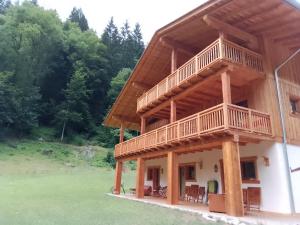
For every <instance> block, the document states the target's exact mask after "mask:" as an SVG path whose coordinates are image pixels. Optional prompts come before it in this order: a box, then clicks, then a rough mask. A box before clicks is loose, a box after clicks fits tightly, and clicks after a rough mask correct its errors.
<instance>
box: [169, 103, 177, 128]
mask: <svg viewBox="0 0 300 225" xmlns="http://www.w3.org/2000/svg"><path fill="white" fill-rule="evenodd" d="M170 108H171V109H170V123H173V122H175V121H176V120H177V118H176V117H177V113H176V102H175V101H174V99H171V104H170Z"/></svg>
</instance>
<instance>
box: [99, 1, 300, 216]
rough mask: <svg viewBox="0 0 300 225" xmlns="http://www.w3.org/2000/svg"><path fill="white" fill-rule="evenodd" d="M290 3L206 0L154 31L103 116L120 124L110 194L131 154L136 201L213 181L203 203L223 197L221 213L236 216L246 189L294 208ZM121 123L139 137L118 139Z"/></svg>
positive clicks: (296, 36) (274, 205)
mask: <svg viewBox="0 0 300 225" xmlns="http://www.w3.org/2000/svg"><path fill="white" fill-rule="evenodd" d="M297 4H298V3H297V1H292V0H290V1H285V0H264V1H261V0H210V1H207V2H206V3H204V4H203V5H201V6H199V7H198V8H196V9H194V10H192V11H191V12H189V13H187V14H185V15H183V16H182V17H180V18H178V19H176V20H175V21H173V22H171V23H169V24H168V25H166V26H164V27H162V28H160V29H159V30H157V31H156V33H155V34H154V36H153V38H152V39H151V41H150V43H149V45H148V47H147V48H146V50H145V52H144V53H143V55H142V57H141V59H140V60H139V62H138V64H137V65H136V67H135V69H134V71H133V73H132V74H131V76H130V78H129V80H128V81H127V83H126V85H125V86H124V88H123V89H122V91H121V93H120V95H119V97H118V98H117V100H116V102H115V103H114V105H113V107H112V109H111V110H110V112H109V114H108V115H107V117H106V119H105V122H104V124H105V125H106V126H110V127H115V128H120V143H119V144H117V145H116V146H115V159H116V174H115V193H116V194H120V184H121V175H122V166H123V163H124V162H126V161H128V160H136V162H137V171H136V172H137V176H136V188H135V189H136V197H137V198H143V197H144V194H145V192H144V187H145V186H147V185H148V186H151V187H152V192H153V193H154V191H155V190H159V189H160V188H161V187H166V190H167V192H166V202H168V203H169V204H178V201H179V200H183V199H185V197H186V196H185V195H186V194H187V187H189V186H191V185H198V186H200V187H204V190H205V192H206V193H207V191H208V186H207V183H208V181H214V182H216V183H218V186H219V188H218V190H217V191H215V193H214V194H215V196H214V195H213V194H212V195H211V196H212V199H211V200H210V201H209V202H208V204H209V205H211V206H212V207H213V204H214V203H215V202H214V201H215V199H214V198H213V197H216V199H219V200H216V201H219V203H221V201H224V212H226V213H227V214H229V215H233V216H242V215H244V213H245V207H244V203H245V202H246V200H247V199H246V198H247V194H245V193H247V192H245V191H247V189H249V188H257V190H259V193H258V195H259V200H258V201H259V202H258V207H259V209H260V210H262V211H270V212H279V213H293V212H295V211H296V212H300V191H299V190H300V172H299V171H298V170H293V169H294V168H299V167H300V54H294V55H293V57H291V58H289V57H290V56H291V55H292V54H293V53H295V52H296V51H297V50H298V49H299V48H300V12H299V9H298V8H297ZM169 10H172V7H170V9H169ZM166 13H167V12H166ZM149 19H151V18H149ZM288 58H289V60H288V61H286V62H285V63H284V64H283V65H282V66H281V68H280V69H279V70H278V81H279V83H278V84H279V86H278V87H279V89H277V86H276V79H275V70H276V68H277V67H278V66H279V65H281V64H282V63H283V62H284V61H285V60H286V59H288ZM278 93H279V94H280V95H279V98H280V99H281V100H282V101H281V103H282V107H281V108H280V107H279V102H278ZM280 109H282V110H281V111H280ZM281 116H283V122H284V124H285V126H282V124H281ZM124 129H131V130H137V131H139V132H140V135H139V136H137V137H135V138H132V139H130V140H126V141H125V140H124ZM283 134H285V135H283ZM290 169H292V171H293V172H291V170H290ZM153 190H154V191H153ZM204 198H207V197H205V196H204ZM206 201H207V199H204V202H206ZM217 203H218V202H217ZM220 211H222V210H220Z"/></svg>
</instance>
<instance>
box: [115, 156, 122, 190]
mask: <svg viewBox="0 0 300 225" xmlns="http://www.w3.org/2000/svg"><path fill="white" fill-rule="evenodd" d="M122 168H123V162H122V161H120V160H117V161H116V170H115V187H114V194H116V195H119V194H120V191H121V180H122Z"/></svg>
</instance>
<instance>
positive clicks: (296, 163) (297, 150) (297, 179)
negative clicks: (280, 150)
mask: <svg viewBox="0 0 300 225" xmlns="http://www.w3.org/2000/svg"><path fill="white" fill-rule="evenodd" d="M288 156H289V163H290V167H291V169H295V168H298V167H300V147H299V146H296V145H288ZM291 178H292V187H293V196H294V202H295V209H296V212H297V213H300V171H295V172H293V173H291Z"/></svg>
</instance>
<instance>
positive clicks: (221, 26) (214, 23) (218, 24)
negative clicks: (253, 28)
mask: <svg viewBox="0 0 300 225" xmlns="http://www.w3.org/2000/svg"><path fill="white" fill-rule="evenodd" d="M203 20H204V22H205V23H206V24H207V25H208V26H211V27H213V28H214V29H216V30H218V31H221V32H223V33H225V34H228V35H231V36H235V37H237V38H239V39H241V40H244V41H246V42H247V43H248V44H249V45H251V47H252V48H255V49H257V48H258V40H257V37H255V36H254V35H252V34H249V33H247V32H246V31H243V30H241V29H239V28H237V27H234V26H232V25H230V24H228V23H224V22H223V21H221V20H218V19H216V18H214V17H212V16H209V15H205V16H204V17H203Z"/></svg>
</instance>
